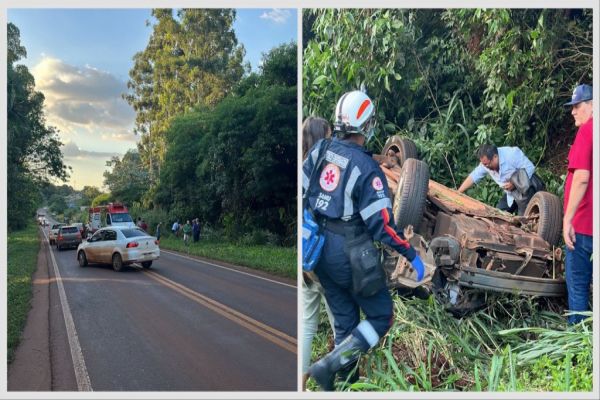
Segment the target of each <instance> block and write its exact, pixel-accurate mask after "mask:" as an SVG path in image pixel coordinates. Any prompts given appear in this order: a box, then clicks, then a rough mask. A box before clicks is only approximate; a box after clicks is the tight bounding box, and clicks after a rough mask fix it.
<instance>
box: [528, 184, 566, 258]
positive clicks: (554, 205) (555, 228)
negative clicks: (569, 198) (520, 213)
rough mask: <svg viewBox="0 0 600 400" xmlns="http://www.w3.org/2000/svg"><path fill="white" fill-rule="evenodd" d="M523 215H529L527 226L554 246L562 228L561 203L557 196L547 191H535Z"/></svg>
mask: <svg viewBox="0 0 600 400" xmlns="http://www.w3.org/2000/svg"><path fill="white" fill-rule="evenodd" d="M525 216H526V217H529V218H530V219H529V221H530V222H529V227H530V228H531V230H532V231H533V232H534V233H537V235H538V236H539V237H541V238H542V239H544V240H545V241H546V242H548V243H549V244H550V246H556V245H557V244H558V241H559V240H560V232H561V230H562V218H563V211H562V204H561V202H560V199H559V198H558V196H556V195H554V194H552V193H548V192H537V193H536V194H534V195H533V197H532V198H531V200H530V201H529V204H527V208H526V209H525Z"/></svg>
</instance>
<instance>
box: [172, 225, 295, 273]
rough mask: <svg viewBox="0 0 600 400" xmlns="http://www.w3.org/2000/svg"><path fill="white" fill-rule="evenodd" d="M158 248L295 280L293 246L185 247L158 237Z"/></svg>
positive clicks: (204, 243)
mask: <svg viewBox="0 0 600 400" xmlns="http://www.w3.org/2000/svg"><path fill="white" fill-rule="evenodd" d="M160 247H161V248H162V249H167V250H176V251H179V252H182V253H188V254H190V255H195V256H200V257H205V258H209V259H212V260H220V261H225V262H229V263H232V264H235V265H241V266H244V267H249V268H253V269H257V270H261V271H265V272H269V273H271V274H274V275H278V276H282V277H286V278H292V279H296V276H297V275H296V274H297V271H296V265H297V253H296V248H295V247H277V246H268V245H261V246H258V245H255V246H249V245H241V244H237V243H227V242H216V241H207V240H202V239H201V240H200V241H199V242H197V243H193V242H190V244H189V246H185V245H184V243H183V239H181V238H176V237H174V236H163V237H161V238H160Z"/></svg>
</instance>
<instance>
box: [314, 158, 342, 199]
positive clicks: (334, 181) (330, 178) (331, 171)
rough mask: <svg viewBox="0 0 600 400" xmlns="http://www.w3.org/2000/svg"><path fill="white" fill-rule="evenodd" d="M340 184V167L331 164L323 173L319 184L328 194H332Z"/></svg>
mask: <svg viewBox="0 0 600 400" xmlns="http://www.w3.org/2000/svg"><path fill="white" fill-rule="evenodd" d="M339 183H340V167H338V166H337V165H335V164H332V163H329V164H327V165H326V166H325V168H323V171H322V172H321V178H320V179H319V184H320V185H321V189H323V190H325V191H326V192H332V191H333V190H335V188H336V187H337V186H338V184H339Z"/></svg>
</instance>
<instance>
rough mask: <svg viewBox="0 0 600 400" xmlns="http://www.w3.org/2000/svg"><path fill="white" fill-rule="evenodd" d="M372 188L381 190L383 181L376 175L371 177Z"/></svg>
mask: <svg viewBox="0 0 600 400" xmlns="http://www.w3.org/2000/svg"><path fill="white" fill-rule="evenodd" d="M373 189H375V190H377V191H379V190H383V182H381V179H380V178H379V177H378V176H376V177H375V178H373Z"/></svg>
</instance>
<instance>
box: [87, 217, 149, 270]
mask: <svg viewBox="0 0 600 400" xmlns="http://www.w3.org/2000/svg"><path fill="white" fill-rule="evenodd" d="M158 257H160V249H159V247H158V240H157V239H156V238H155V237H154V236H150V235H148V234H147V233H146V232H144V231H143V230H141V229H140V228H137V227H136V228H128V227H125V226H111V227H106V228H101V229H99V230H97V231H96V232H95V233H94V235H93V236H92V237H91V238H90V239H88V240H87V241H85V242H83V243H81V244H80V245H79V247H78V248H77V261H79V266H80V267H85V266H86V265H88V263H98V264H112V267H113V269H114V270H115V271H121V270H122V269H123V266H124V265H128V264H132V263H136V262H139V263H141V264H142V267H144V268H150V266H151V265H152V261H154V260H157V259H158Z"/></svg>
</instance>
